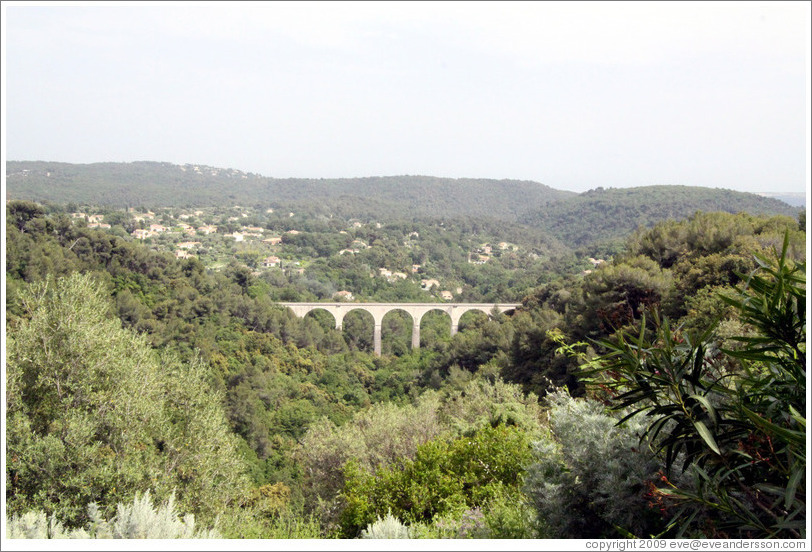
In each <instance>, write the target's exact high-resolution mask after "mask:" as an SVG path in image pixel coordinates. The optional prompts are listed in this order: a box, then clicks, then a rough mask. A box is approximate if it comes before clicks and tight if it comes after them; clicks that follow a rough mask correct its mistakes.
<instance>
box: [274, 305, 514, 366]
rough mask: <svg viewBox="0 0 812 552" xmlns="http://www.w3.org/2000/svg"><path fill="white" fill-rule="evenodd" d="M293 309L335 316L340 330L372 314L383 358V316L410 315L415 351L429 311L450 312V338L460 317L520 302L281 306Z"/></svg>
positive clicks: (298, 313)
mask: <svg viewBox="0 0 812 552" xmlns="http://www.w3.org/2000/svg"><path fill="white" fill-rule="evenodd" d="M278 304H280V305H283V306H285V307H288V308H290V309H291V310H292V311H293V314H295V315H296V316H298V317H300V318H301V317H304V316H305V315H306V314H307V313H309V312H311V311H313V310H317V309H322V310H326V311H327V312H329V313H330V314H332V315H333V317H334V318H335V321H336V329H339V330H340V329H341V326H342V324H343V322H344V316H346V314H347V313H348V312H350V311H353V310H356V309H360V310H363V311H366V312H368V313H369V314H371V315H372V318H373V320H374V321H375V330H374V336H373V338H374V339H373V341H374V347H375V354H376V355H378V356H381V326H382V324H383V317H384V316H386V314H387V313H389V312H391V311H393V310H402V311H405V312H407V313H409V314H410V315H411V316H412V320H413V321H414V323H413V325H412V348H413V349H417V348H419V347H420V321H421V320H422V318H423V316H424V315H425V314H426V313H427V312H431V311H434V310H439V311H442V312H445V313H447V314H448V315H449V316H450V317H451V335H454V334H456V333H457V330H458V328H459V323H460V318H462V315H463V314H465V313H466V312H469V311H472V310H478V311H481V312H484V313H485V314H487V315H490V314H491V312H493V310H494V309H496V310H497V311H498V312H500V313H503V312H508V311H511V310H516V309H517V308H518V307H520V306H521V303H346V302H344V303H317V302H316V303H298V302H296V303H293V302H289V303H278Z"/></svg>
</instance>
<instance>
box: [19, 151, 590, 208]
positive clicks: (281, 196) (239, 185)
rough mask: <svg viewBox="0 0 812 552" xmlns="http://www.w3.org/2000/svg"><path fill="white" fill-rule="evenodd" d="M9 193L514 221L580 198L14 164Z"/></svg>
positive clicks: (473, 182) (399, 180)
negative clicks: (549, 205) (552, 203)
mask: <svg viewBox="0 0 812 552" xmlns="http://www.w3.org/2000/svg"><path fill="white" fill-rule="evenodd" d="M6 189H7V196H8V198H9V199H29V200H33V201H39V202H46V201H52V202H57V203H70V202H73V203H77V204H91V203H92V204H101V205H108V206H117V207H125V206H140V205H144V206H163V207H205V206H216V205H223V204H231V205H234V204H242V205H268V206H285V207H297V206H304V205H307V206H308V207H310V208H316V209H318V210H321V211H322V212H324V213H325V214H329V213H335V214H341V215H344V216H370V217H391V216H397V217H399V218H402V217H407V216H408V217H420V216H480V217H489V218H496V219H502V220H511V221H515V220H516V219H518V218H519V217H520V216H521V215H523V214H524V213H526V212H527V211H528V210H529V209H532V208H537V207H539V206H540V205H543V204H545V203H548V202H550V201H555V200H559V199H563V198H566V197H569V196H574V195H575V194H574V193H573V192H565V191H560V190H554V189H553V188H550V187H549V186H545V185H543V184H539V183H538V182H531V181H519V180H488V179H471V178H460V179H451V178H436V177H430V176H385V177H368V178H346V179H306V178H289V179H277V178H268V177H264V176H260V175H257V174H252V173H245V172H242V171H239V170H235V169H219V168H215V167H207V166H202V165H183V166H180V165H173V164H171V163H156V162H135V163H93V164H87V165H80V164H70V163H49V162H41V161H34V162H32V161H9V162H8V163H7V164H6Z"/></svg>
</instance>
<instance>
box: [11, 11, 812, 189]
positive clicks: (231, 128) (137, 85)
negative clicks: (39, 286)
mask: <svg viewBox="0 0 812 552" xmlns="http://www.w3.org/2000/svg"><path fill="white" fill-rule="evenodd" d="M2 7H3V14H2V15H3V18H2V21H3V33H2V37H3V56H4V60H3V61H4V63H3V72H4V74H3V78H2V80H3V86H4V90H3V101H4V106H3V107H4V113H3V114H4V116H3V122H4V125H5V126H4V130H5V133H6V134H5V139H4V146H5V159H7V160H48V161H65V162H72V163H91V162H97V161H139V160H152V161H169V162H173V163H181V164H182V163H199V164H206V165H213V166H218V167H228V168H235V169H241V170H245V171H250V172H255V173H260V174H263V175H265V176H274V177H292V176H295V177H353V176H379V175H400V174H424V175H433V176H446V177H483V178H516V179H526V180H536V181H538V182H543V183H544V184H547V185H549V186H552V187H554V188H558V189H566V190H574V191H584V190H588V189H590V188H595V187H598V186H604V187H610V186H612V187H621V186H644V185H651V184H684V185H697V186H711V187H722V188H733V189H738V190H743V191H795V192H803V191H805V190H806V187H807V182H808V180H807V178H808V176H807V163H808V155H807V152H808V150H809V142H808V140H809V119H810V114H809V107H810V105H809V104H810V96H809V91H808V85H809V78H810V77H809V66H810V65H809V55H810V46H809V45H810V3H809V2H788V3H781V2H764V3H760V2H742V3H739V2H721V3H713V2H697V3H689V2H676V3H667V2H650V3H645V2H632V3H609V2H598V3H589V2H563V3H560V4H559V3H554V2H517V3H509V2H498V3H487V2H450V3H438V2H425V3H422V2H421V3H418V2H405V3H397V2H360V3H334V2H329V3H319V2H293V3H283V2H269V3H257V2H250V3H246V4H240V3H237V2H229V3H227V4H217V3H204V4H187V3H180V4H170V3H164V2H161V3H157V4H146V5H145V4H141V3H137V4H117V3H111V4H109V5H105V4H99V3H90V4H71V3H68V4H63V5H54V4H52V3H51V4H38V3H26V4H20V3H14V2H3V4H2Z"/></svg>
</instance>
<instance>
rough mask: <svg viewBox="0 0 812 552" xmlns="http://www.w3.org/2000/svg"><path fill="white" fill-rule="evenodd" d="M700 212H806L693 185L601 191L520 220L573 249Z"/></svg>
mask: <svg viewBox="0 0 812 552" xmlns="http://www.w3.org/2000/svg"><path fill="white" fill-rule="evenodd" d="M696 211H724V212H727V213H740V212H746V213H751V214H754V215H789V216H792V217H797V216H798V213H799V211H800V209H799V208H798V207H792V206H790V205H788V204H787V203H784V202H782V201H779V200H777V199H773V198H767V197H761V196H759V195H755V194H749V193H744V192H736V191H733V190H723V189H718V188H701V187H693V186H644V187H639V188H610V189H603V188H598V189H596V190H590V191H588V192H584V193H582V194H579V195H577V196H574V197H569V198H566V199H564V200H561V201H557V202H555V203H550V204H547V205H544V206H542V207H540V208H539V209H536V210H534V211H533V212H531V213H528V214H527V215H525V216H523V217H521V218H520V222H522V223H524V224H527V225H529V226H534V227H537V228H540V229H542V230H545V231H546V232H548V233H550V234H551V235H552V236H554V237H556V238H558V239H559V240H561V241H562V242H564V243H565V244H567V245H569V246H570V247H580V246H584V245H588V244H592V243H596V242H602V241H608V240H612V239H617V238H622V237H624V236H626V235H628V234H629V233H630V232H632V231H634V230H636V229H637V228H638V227H639V226H644V227H650V226H653V225H654V224H656V223H657V222H659V221H661V220H666V219H676V220H680V219H684V218H687V217H689V216H691V215H692V214H694V213H695V212H696Z"/></svg>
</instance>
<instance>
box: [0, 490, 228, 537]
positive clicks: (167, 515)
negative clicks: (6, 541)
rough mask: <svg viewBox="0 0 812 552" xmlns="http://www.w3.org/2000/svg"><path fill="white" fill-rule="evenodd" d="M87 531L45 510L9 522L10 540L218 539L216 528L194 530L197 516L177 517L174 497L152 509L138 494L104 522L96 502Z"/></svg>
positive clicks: (148, 500)
mask: <svg viewBox="0 0 812 552" xmlns="http://www.w3.org/2000/svg"><path fill="white" fill-rule="evenodd" d="M87 515H88V518H89V520H90V521H89V522H88V524H87V526H86V527H85V528H80V529H65V528H64V526H63V525H62V523H60V522H59V521H58V520H57V519H56V516H53V515H52V516H51V518H50V520H49V519H48V516H47V514H46V513H45V512H43V511H42V510H34V511H30V512H26V513H25V514H22V515H15V516H13V517H12V518H11V520H10V521H7V523H6V531H7V534H8V538H10V539H217V538H220V534H219V533H218V532H217V531H216V530H214V529H203V530H196V529H195V517H194V515H192V514H187V515H186V516H184V517H183V518H179V517H178V512H177V511H176V509H175V496H174V495H172V496H170V498H169V500H167V501H165V502H164V503H163V504H161V505H160V506H158V507H157V508H153V506H152V499H151V498H150V493H149V492H146V493H144V494H143V495H140V496H139V495H136V496H135V499H134V500H133V502H132V503H131V504H123V503H119V504H118V506H117V509H116V515H115V516H114V517H113V518H112V519H111V520H110V521H105V520H104V519H103V518H102V516H101V513H100V512H99V509H98V507H97V506H96V504H95V503H91V504H90V505H89V506H88V508H87Z"/></svg>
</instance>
